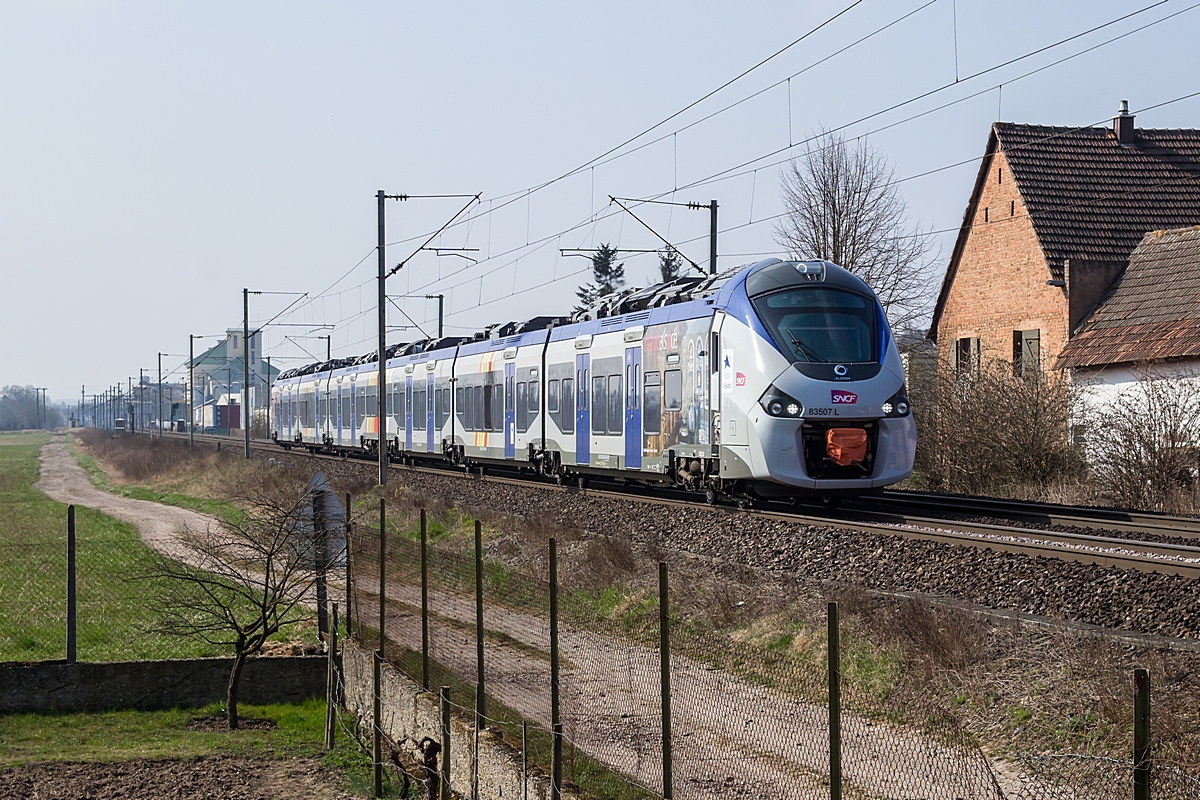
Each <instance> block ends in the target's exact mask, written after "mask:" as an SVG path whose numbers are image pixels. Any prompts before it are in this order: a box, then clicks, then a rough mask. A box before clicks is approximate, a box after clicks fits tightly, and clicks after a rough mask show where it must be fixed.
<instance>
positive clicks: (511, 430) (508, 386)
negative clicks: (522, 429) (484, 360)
mask: <svg viewBox="0 0 1200 800" xmlns="http://www.w3.org/2000/svg"><path fill="white" fill-rule="evenodd" d="M516 382H517V365H516V364H514V363H512V362H511V361H510V362H508V363H507V364H505V365H504V457H505V458H516V457H517V412H516V408H515V407H514V405H513V403H514V400H513V398H515V397H516V396H517V393H516V388H517V387H516Z"/></svg>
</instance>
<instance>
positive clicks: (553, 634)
mask: <svg viewBox="0 0 1200 800" xmlns="http://www.w3.org/2000/svg"><path fill="white" fill-rule="evenodd" d="M550 730H551V732H552V735H553V746H552V748H551V751H550V797H551V799H552V800H561V798H562V723H561V721H560V718H559V708H558V539H557V538H555V537H553V536H552V537H550Z"/></svg>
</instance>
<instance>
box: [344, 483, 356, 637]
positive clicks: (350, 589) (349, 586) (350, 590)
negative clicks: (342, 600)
mask: <svg viewBox="0 0 1200 800" xmlns="http://www.w3.org/2000/svg"><path fill="white" fill-rule="evenodd" d="M345 513H346V520H345V521H346V525H345V531H344V532H345V534H346V535H345V541H346V638H347V639H349V638H350V634H351V631H350V618H351V617H352V616H354V614H353V612H352V611H351V607H350V596H351V595H352V594H354V573H353V572H352V571H351V568H350V527H351V525H352V524H353V523H351V521H350V493H349V492H346V507H345Z"/></svg>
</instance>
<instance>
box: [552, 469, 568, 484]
mask: <svg viewBox="0 0 1200 800" xmlns="http://www.w3.org/2000/svg"><path fill="white" fill-rule="evenodd" d="M554 482H555V483H557V484H558V485H559V486H562V485H563V484H564V483H566V480H565V478H564V477H563V474H562V473H561V472H558V473H555V475H554Z"/></svg>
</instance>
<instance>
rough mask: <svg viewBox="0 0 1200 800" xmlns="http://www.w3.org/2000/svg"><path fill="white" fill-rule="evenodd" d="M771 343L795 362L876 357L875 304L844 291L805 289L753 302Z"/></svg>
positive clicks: (777, 293) (861, 361)
mask: <svg viewBox="0 0 1200 800" xmlns="http://www.w3.org/2000/svg"><path fill="white" fill-rule="evenodd" d="M751 302H752V303H753V305H754V310H755V311H757V312H758V316H759V317H761V318H762V321H763V322H764V323H765V324H766V327H767V330H768V331H770V332H771V337H772V338H773V339H774V340H775V344H776V345H778V346H779V349H780V350H782V351H783V352H784V354H786V355H787V356H788V357H789V358H791V359H792V360H793V361H819V362H838V363H856V362H857V363H864V362H868V361H874V360H875V347H876V344H875V343H876V338H877V337H876V336H875V324H876V320H875V317H876V303H875V301H874V300H872V299H870V298H868V297H863V296H862V295H858V294H854V293H853V292H847V291H844V290H842V289H830V288H817V287H812V288H805V289H796V290H792V291H784V292H776V293H775V294H770V295H766V296H765V297H756V298H754V300H752V301H751Z"/></svg>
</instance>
